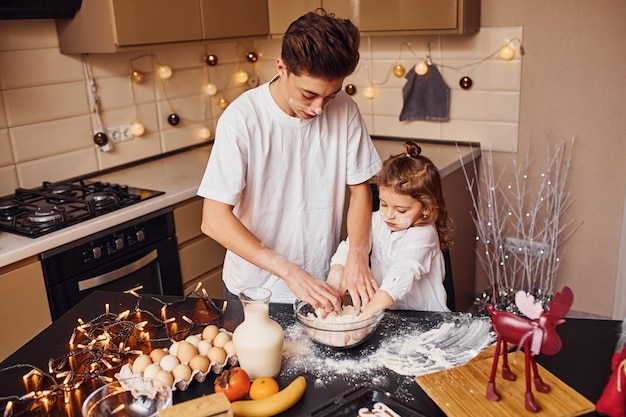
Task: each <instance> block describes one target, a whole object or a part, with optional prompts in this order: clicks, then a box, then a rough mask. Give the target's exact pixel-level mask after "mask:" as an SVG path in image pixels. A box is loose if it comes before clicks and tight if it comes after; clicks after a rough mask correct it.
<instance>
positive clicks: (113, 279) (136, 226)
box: [40, 208, 183, 320]
mask: <svg viewBox="0 0 626 417" xmlns="http://www.w3.org/2000/svg"><path fill="white" fill-rule="evenodd" d="M40 257H41V263H42V266H43V274H44V280H45V285H46V291H47V294H48V302H49V304H50V311H51V315H52V320H56V319H57V318H58V317H59V316H61V315H62V314H63V313H65V312H66V311H67V310H69V309H70V308H71V307H73V306H74V305H75V304H76V303H78V302H79V301H80V300H82V299H83V298H84V297H85V296H87V294H89V293H90V292H92V291H94V290H107V291H118V292H119V291H124V292H128V291H131V290H132V291H135V292H137V293H142V292H144V293H149V294H168V295H182V292H183V289H182V277H181V272H180V262H179V258H178V245H177V242H176V233H175V227H174V216H173V213H172V209H171V208H167V209H162V210H159V211H157V212H154V213H152V214H149V215H145V216H142V217H140V218H138V219H136V220H132V221H129V222H126V223H123V224H121V225H119V226H115V227H113V228H110V229H107V230H103V231H101V232H99V233H95V234H93V235H90V236H87V237H85V238H82V239H79V240H76V241H74V242H71V243H68V244H66V245H63V246H60V247H58V248H55V249H52V250H49V251H47V252H44V253H42V254H41V255H40Z"/></svg>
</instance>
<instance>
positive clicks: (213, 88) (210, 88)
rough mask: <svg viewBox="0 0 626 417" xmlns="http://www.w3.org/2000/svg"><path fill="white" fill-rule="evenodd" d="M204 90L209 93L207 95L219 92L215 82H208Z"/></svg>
mask: <svg viewBox="0 0 626 417" xmlns="http://www.w3.org/2000/svg"><path fill="white" fill-rule="evenodd" d="M204 92H205V93H207V95H209V96H211V97H213V96H214V95H215V94H217V86H216V85H215V84H213V83H208V84H207V85H206V86H205V87H204Z"/></svg>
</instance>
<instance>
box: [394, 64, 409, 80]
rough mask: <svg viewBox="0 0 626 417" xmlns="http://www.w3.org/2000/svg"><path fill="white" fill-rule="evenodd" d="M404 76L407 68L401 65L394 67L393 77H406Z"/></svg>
mask: <svg viewBox="0 0 626 417" xmlns="http://www.w3.org/2000/svg"><path fill="white" fill-rule="evenodd" d="M404 74H406V68H404V66H402V65H400V64H396V65H394V66H393V75H395V76H396V77H398V78H402V77H404Z"/></svg>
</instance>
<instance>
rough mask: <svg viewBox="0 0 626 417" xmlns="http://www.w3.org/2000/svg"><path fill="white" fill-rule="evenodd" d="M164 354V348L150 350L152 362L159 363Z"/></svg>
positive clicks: (165, 353)
mask: <svg viewBox="0 0 626 417" xmlns="http://www.w3.org/2000/svg"><path fill="white" fill-rule="evenodd" d="M165 355H167V352H166V351H165V350H164V349H154V350H152V352H150V359H152V362H154V363H159V362H161V359H163V356H165Z"/></svg>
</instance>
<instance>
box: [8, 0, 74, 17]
mask: <svg viewBox="0 0 626 417" xmlns="http://www.w3.org/2000/svg"><path fill="white" fill-rule="evenodd" d="M81 4H82V0H0V19H57V18H72V17H74V14H75V13H76V11H78V9H80V6H81Z"/></svg>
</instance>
